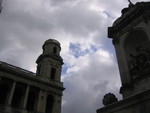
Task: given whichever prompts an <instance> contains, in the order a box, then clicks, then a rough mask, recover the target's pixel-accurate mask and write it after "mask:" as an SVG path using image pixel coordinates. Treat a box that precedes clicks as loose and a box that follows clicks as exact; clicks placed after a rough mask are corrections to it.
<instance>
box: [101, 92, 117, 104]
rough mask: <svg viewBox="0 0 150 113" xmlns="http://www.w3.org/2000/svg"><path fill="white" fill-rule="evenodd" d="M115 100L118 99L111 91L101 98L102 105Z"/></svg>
mask: <svg viewBox="0 0 150 113" xmlns="http://www.w3.org/2000/svg"><path fill="white" fill-rule="evenodd" d="M117 101H118V99H117V98H116V96H115V95H114V94H112V93H108V94H106V95H104V98H103V104H104V106H107V105H110V104H112V103H114V102H117Z"/></svg>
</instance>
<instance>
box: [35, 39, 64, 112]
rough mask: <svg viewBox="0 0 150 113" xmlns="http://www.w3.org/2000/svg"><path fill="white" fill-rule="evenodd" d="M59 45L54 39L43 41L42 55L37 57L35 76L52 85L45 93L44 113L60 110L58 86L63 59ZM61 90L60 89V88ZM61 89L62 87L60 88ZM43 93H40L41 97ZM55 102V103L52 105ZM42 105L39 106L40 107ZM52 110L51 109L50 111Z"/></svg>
mask: <svg viewBox="0 0 150 113" xmlns="http://www.w3.org/2000/svg"><path fill="white" fill-rule="evenodd" d="M60 51H61V47H60V43H59V42H58V41H56V40H54V39H49V40H47V41H45V43H44V45H43V53H42V54H41V55H40V56H39V57H38V59H37V61H36V63H37V72H36V75H37V76H38V77H39V78H40V79H41V80H43V81H47V82H49V83H51V84H52V85H53V87H52V89H51V90H50V91H49V92H47V93H46V103H47V105H46V111H45V113H60V110H61V96H62V95H57V94H59V93H60V94H61V91H60V89H59V87H60V86H59V85H60V83H61V81H60V77H61V68H62V65H63V59H62V58H61V56H60ZM60 88H61V87H60ZM62 88H63V87H62ZM43 94H44V92H43V91H42V92H41V95H43ZM54 102H55V103H54ZM42 105H43V103H41V104H40V105H39V109H40V106H42ZM52 108H53V109H52Z"/></svg>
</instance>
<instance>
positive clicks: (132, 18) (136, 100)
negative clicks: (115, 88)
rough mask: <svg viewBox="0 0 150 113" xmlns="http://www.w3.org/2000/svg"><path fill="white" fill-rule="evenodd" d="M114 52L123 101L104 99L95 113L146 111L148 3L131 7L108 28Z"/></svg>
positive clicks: (149, 89) (149, 97) (149, 96)
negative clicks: (102, 104)
mask: <svg viewBox="0 0 150 113" xmlns="http://www.w3.org/2000/svg"><path fill="white" fill-rule="evenodd" d="M108 37H109V38H112V40H113V44H114V47H115V50H116V56H117V60H118V65H119V71H120V78H121V83H122V86H121V88H120V93H121V94H122V95H123V100H121V101H118V102H117V100H116V98H115V96H114V95H113V94H107V95H105V96H104V99H103V103H105V104H104V105H105V106H106V107H104V108H101V109H98V110H97V113H112V112H113V113H149V112H150V2H139V3H136V4H132V3H131V2H130V4H129V7H128V8H124V9H123V10H122V15H121V17H119V18H118V19H117V20H116V21H115V22H114V23H113V25H112V27H109V28H108Z"/></svg>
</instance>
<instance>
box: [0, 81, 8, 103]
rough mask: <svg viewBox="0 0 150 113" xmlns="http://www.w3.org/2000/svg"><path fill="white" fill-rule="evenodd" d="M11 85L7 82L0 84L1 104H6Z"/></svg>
mask: <svg viewBox="0 0 150 113" xmlns="http://www.w3.org/2000/svg"><path fill="white" fill-rule="evenodd" d="M8 90H9V86H8V85H7V84H4V83H3V84H1V85H0V104H5V102H6V98H7V95H8Z"/></svg>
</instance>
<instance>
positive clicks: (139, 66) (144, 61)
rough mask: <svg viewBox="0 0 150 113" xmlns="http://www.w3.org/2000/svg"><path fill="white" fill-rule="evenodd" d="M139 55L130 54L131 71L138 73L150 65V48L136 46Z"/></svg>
mask: <svg viewBox="0 0 150 113" xmlns="http://www.w3.org/2000/svg"><path fill="white" fill-rule="evenodd" d="M135 50H136V53H137V55H136V56H134V55H132V54H130V58H131V60H130V71H131V74H136V73H138V72H140V71H141V70H143V69H146V68H148V67H149V66H150V50H149V49H148V48H145V47H142V46H137V47H136V48H135Z"/></svg>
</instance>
